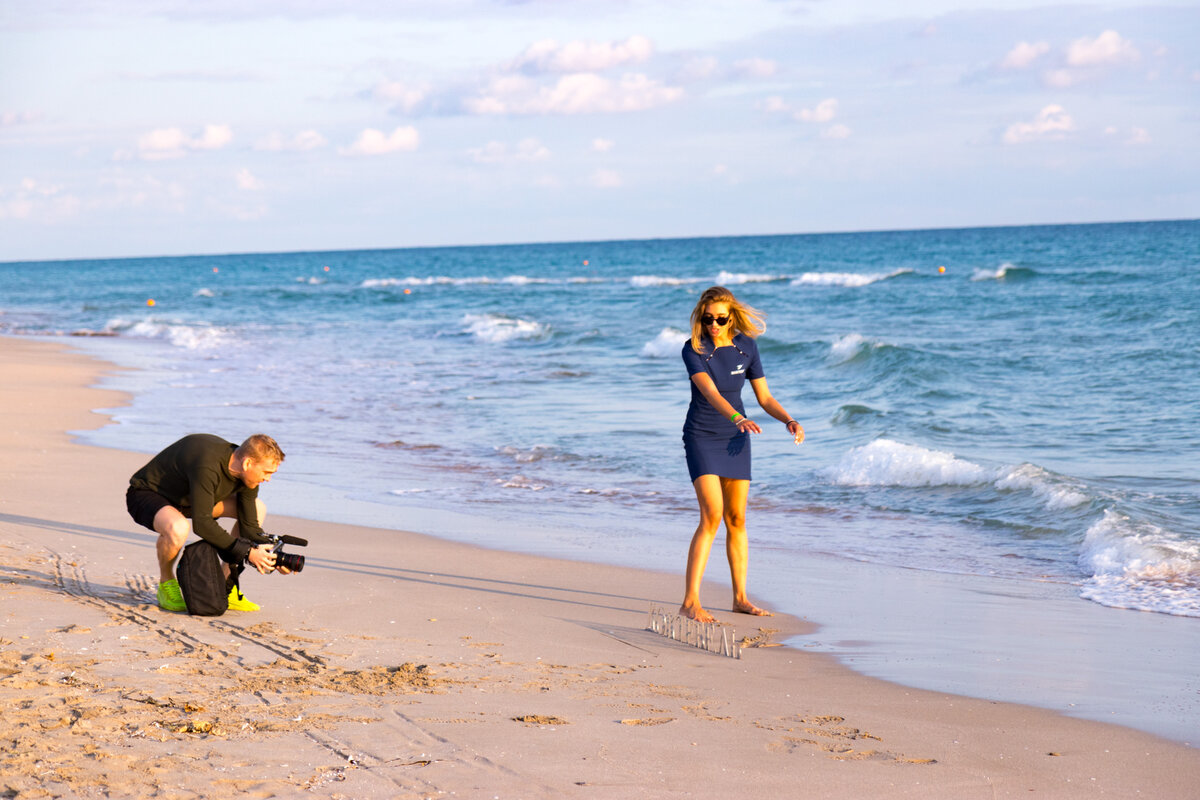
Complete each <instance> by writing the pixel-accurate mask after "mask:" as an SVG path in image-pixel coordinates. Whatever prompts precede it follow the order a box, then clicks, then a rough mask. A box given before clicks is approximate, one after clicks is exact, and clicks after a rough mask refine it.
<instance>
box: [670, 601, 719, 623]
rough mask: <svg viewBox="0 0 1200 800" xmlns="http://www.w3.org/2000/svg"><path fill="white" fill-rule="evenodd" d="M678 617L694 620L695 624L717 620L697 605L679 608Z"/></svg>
mask: <svg viewBox="0 0 1200 800" xmlns="http://www.w3.org/2000/svg"><path fill="white" fill-rule="evenodd" d="M679 616H681V617H687V618H688V619H694V620H696V622H716V621H717V618H716V617H714V616H713V615H712V614H710V613H708V612H707V611H705V610H704V609H703V608H701V607H700V606H699V605H694V606H688V605H682V606H680V607H679Z"/></svg>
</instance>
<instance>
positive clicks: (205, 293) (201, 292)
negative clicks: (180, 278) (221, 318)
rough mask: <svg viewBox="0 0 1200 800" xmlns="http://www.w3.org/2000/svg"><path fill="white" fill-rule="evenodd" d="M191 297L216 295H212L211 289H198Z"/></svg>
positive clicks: (213, 295)
mask: <svg viewBox="0 0 1200 800" xmlns="http://www.w3.org/2000/svg"><path fill="white" fill-rule="evenodd" d="M192 297H216V295H215V294H214V293H213V290H212V289H204V288H200V289H197V290H196V291H195V292H194V293H193V294H192Z"/></svg>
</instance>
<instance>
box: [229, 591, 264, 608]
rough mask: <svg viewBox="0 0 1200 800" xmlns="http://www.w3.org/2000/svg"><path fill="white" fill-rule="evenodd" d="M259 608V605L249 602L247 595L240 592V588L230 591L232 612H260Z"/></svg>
mask: <svg viewBox="0 0 1200 800" xmlns="http://www.w3.org/2000/svg"><path fill="white" fill-rule="evenodd" d="M259 608H260V606H259V605H258V603H255V602H254V601H252V600H247V599H246V595H244V594H242V593H241V592H239V591H238V587H236V586H234V587H233V588H232V589H230V590H229V610H230V611H258V609H259Z"/></svg>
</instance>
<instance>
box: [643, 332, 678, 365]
mask: <svg viewBox="0 0 1200 800" xmlns="http://www.w3.org/2000/svg"><path fill="white" fill-rule="evenodd" d="M688 337H689V334H687V333H685V332H683V331H681V330H679V329H678V328H663V329H662V330H661V331H659V332H658V336H655V337H654V338H653V339H651V340H650V341H648V342H646V343H645V344H644V345H642V358H670V357H672V356H678V355H679V350H680V348H681V347H683V343H684V342H685V341H687V339H688Z"/></svg>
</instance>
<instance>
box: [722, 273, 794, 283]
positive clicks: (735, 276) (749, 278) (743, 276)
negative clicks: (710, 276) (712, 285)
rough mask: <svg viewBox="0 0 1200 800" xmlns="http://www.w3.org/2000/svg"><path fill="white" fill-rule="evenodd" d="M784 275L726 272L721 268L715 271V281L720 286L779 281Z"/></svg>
mask: <svg viewBox="0 0 1200 800" xmlns="http://www.w3.org/2000/svg"><path fill="white" fill-rule="evenodd" d="M786 277H787V276H786V275H766V274H761V273H759V274H756V273H750V272H726V271H725V270H721V271H720V272H718V273H717V283H719V284H720V285H722V286H737V285H738V284H742V283H770V282H771V281H780V280H783V279H784V278H786Z"/></svg>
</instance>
